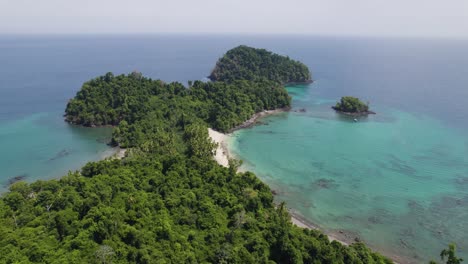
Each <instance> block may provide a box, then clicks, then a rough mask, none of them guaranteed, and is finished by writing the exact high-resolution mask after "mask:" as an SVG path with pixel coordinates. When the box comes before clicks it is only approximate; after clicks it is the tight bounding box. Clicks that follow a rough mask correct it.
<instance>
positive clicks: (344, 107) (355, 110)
mask: <svg viewBox="0 0 468 264" xmlns="http://www.w3.org/2000/svg"><path fill="white" fill-rule="evenodd" d="M332 108H333V109H334V110H335V111H337V112H339V113H342V114H345V115H352V116H363V115H371V114H375V112H373V111H370V110H369V103H364V102H362V101H361V100H359V98H356V97H352V96H343V97H341V100H340V102H337V103H336V105H335V106H332Z"/></svg>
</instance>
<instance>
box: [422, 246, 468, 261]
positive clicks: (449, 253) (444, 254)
mask: <svg viewBox="0 0 468 264" xmlns="http://www.w3.org/2000/svg"><path fill="white" fill-rule="evenodd" d="M455 254H456V246H455V244H449V247H448V249H444V250H442V251H441V252H440V259H441V260H442V261H444V260H445V258H447V262H445V263H446V264H460V263H462V262H463V259H462V258H458V257H457V256H456V255H455ZM429 263H430V264H436V263H437V262H435V261H431V262H429Z"/></svg>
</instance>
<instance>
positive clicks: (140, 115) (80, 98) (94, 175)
mask: <svg viewBox="0 0 468 264" xmlns="http://www.w3.org/2000/svg"><path fill="white" fill-rule="evenodd" d="M292 70H293V69H292ZM260 79H261V78H259V79H258V80H256V81H248V80H232V81H230V82H228V83H225V82H210V83H203V82H200V81H196V82H194V83H193V85H191V87H189V88H185V87H184V86H183V85H181V84H179V83H170V84H165V83H163V82H162V81H157V80H156V81H155V80H151V79H149V78H145V77H143V76H141V74H137V73H132V74H129V75H119V76H113V75H112V74H110V73H108V74H106V75H104V76H101V77H98V78H96V79H93V80H91V81H89V82H87V83H85V84H84V85H83V87H82V89H81V90H80V91H79V92H78V93H77V96H76V97H75V98H74V99H72V100H71V101H70V102H69V103H68V105H67V109H66V118H67V120H68V121H70V122H73V123H77V124H82V125H88V126H90V125H116V126H115V128H114V132H113V141H114V143H115V144H119V145H120V146H122V147H129V149H127V156H126V157H125V158H124V159H122V160H119V159H113V160H103V161H98V162H90V163H88V164H87V165H86V166H85V167H83V168H82V170H81V171H79V172H70V173H69V174H68V175H66V176H64V177H62V178H61V179H57V180H49V181H36V182H33V183H30V184H28V183H25V182H17V183H15V184H13V185H12V186H10V191H9V192H7V193H5V194H3V195H2V197H1V199H0V262H2V263H359V264H361V263H362V264H364V263H391V261H390V260H389V259H387V258H385V257H383V256H381V255H379V254H378V253H375V252H372V251H371V250H369V249H368V248H367V247H366V246H365V245H364V244H362V243H356V244H353V245H351V246H343V245H341V244H340V243H338V242H330V241H329V240H328V238H327V237H326V236H325V235H323V234H322V233H320V232H319V231H315V230H307V229H302V228H298V227H296V226H294V225H293V224H292V223H291V220H290V215H289V213H288V212H287V210H286V206H285V205H284V204H280V205H275V204H274V203H273V195H272V193H271V190H270V189H269V187H268V186H267V185H265V184H264V183H262V182H261V181H260V180H259V179H258V178H257V177H256V176H255V175H254V174H253V173H251V172H241V173H240V172H237V168H238V166H239V162H237V161H234V160H232V161H230V166H229V168H225V167H222V166H220V165H218V164H217V163H216V162H215V161H214V160H213V158H212V156H213V154H214V151H215V147H216V145H215V144H214V143H213V142H212V141H211V139H210V138H209V137H208V131H207V128H208V126H211V127H214V128H216V129H218V130H221V131H227V130H229V129H231V128H233V127H234V126H236V125H238V124H239V123H241V122H243V121H245V120H247V119H248V118H249V117H250V116H251V115H252V114H253V113H255V112H259V111H262V110H265V109H274V108H280V107H288V106H289V105H290V97H289V96H288V95H287V93H286V91H285V89H284V88H283V87H282V86H279V85H278V83H277V82H272V81H260Z"/></svg>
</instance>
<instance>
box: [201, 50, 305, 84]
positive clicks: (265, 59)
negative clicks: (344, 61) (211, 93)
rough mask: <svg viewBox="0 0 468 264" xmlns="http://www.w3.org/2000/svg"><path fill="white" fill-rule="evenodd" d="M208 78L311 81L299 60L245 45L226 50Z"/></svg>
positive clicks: (284, 81) (281, 81)
mask: <svg viewBox="0 0 468 264" xmlns="http://www.w3.org/2000/svg"><path fill="white" fill-rule="evenodd" d="M209 78H210V79H211V80H212V81H223V82H231V81H235V80H250V81H260V80H269V81H273V82H277V83H279V84H286V83H309V82H311V81H312V80H311V78H312V75H311V73H310V71H309V68H308V67H307V66H306V65H305V64H303V63H302V62H299V61H295V60H292V59H290V58H289V57H285V56H281V55H278V54H274V53H272V52H270V51H267V50H265V49H256V48H251V47H248V46H244V45H241V46H239V47H236V48H234V49H231V50H229V51H228V52H227V53H226V54H225V55H224V56H223V57H222V58H220V59H219V60H218V62H217V63H216V66H215V68H214V69H213V71H212V72H211V74H210V76H209Z"/></svg>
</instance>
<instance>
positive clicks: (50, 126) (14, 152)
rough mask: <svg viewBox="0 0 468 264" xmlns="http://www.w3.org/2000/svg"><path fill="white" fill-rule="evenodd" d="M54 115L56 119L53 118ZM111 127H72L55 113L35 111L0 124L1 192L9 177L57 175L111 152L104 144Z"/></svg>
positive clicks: (52, 176) (107, 139) (49, 176)
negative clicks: (0, 149)
mask: <svg viewBox="0 0 468 264" xmlns="http://www.w3.org/2000/svg"><path fill="white" fill-rule="evenodd" d="M54 117H55V118H54ZM110 136H111V129H110V128H96V129H91V128H81V127H75V126H71V125H69V124H67V123H65V122H63V119H62V118H60V115H57V114H54V113H37V114H32V115H28V116H27V117H25V118H21V119H17V120H14V121H7V122H3V123H1V125H0V146H1V148H2V151H1V152H0V153H1V159H0V168H2V170H1V173H0V191H5V190H6V188H7V187H8V183H9V180H10V179H11V178H13V177H16V176H20V175H21V176H23V177H25V180H27V181H33V180H38V179H50V178H57V177H60V176H62V175H65V174H66V173H67V172H68V171H69V170H71V171H74V170H78V169H79V168H81V167H82V166H83V165H84V164H86V162H88V161H91V160H98V159H102V158H103V157H105V156H109V155H110V154H112V153H113V150H112V149H111V148H110V147H108V146H107V145H106V142H109V139H110Z"/></svg>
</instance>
